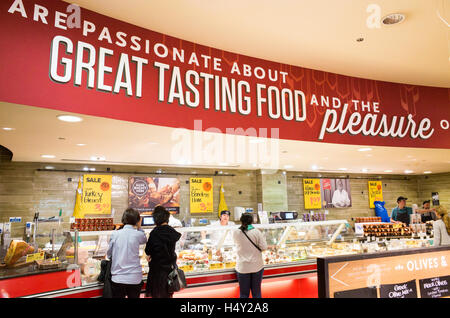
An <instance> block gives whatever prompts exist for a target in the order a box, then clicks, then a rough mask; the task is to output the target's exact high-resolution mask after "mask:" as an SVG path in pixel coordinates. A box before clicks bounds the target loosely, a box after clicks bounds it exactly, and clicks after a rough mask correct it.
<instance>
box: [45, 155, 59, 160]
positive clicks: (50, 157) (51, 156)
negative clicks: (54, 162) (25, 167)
mask: <svg viewBox="0 0 450 318" xmlns="http://www.w3.org/2000/svg"><path fill="white" fill-rule="evenodd" d="M55 157H56V156H54V155H41V158H46V159H53V158H55Z"/></svg>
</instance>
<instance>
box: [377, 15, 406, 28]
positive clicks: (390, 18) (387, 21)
mask: <svg viewBox="0 0 450 318" xmlns="http://www.w3.org/2000/svg"><path fill="white" fill-rule="evenodd" d="M404 20H405V15H403V14H401V13H391V14H388V15H387V16H385V17H384V18H383V19H382V20H381V22H382V23H383V24H384V25H393V24H399V23H401V22H403V21H404Z"/></svg>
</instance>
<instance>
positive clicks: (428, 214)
mask: <svg viewBox="0 0 450 318" xmlns="http://www.w3.org/2000/svg"><path fill="white" fill-rule="evenodd" d="M416 212H417V213H420V214H421V218H422V223H426V222H427V221H435V220H436V209H434V208H433V209H431V208H430V200H426V201H423V204H422V209H418V210H416Z"/></svg>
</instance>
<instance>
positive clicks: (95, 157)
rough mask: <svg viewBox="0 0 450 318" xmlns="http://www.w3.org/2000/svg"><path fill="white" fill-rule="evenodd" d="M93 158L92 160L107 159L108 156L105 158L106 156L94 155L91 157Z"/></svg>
mask: <svg viewBox="0 0 450 318" xmlns="http://www.w3.org/2000/svg"><path fill="white" fill-rule="evenodd" d="M91 160H92V161H105V160H106V158H105V157H102V156H92V157H91Z"/></svg>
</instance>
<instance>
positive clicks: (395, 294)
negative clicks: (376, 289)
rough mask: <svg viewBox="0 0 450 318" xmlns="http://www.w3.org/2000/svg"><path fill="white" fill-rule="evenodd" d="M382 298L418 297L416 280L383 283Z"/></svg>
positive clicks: (381, 287)
mask: <svg viewBox="0 0 450 318" xmlns="http://www.w3.org/2000/svg"><path fill="white" fill-rule="evenodd" d="M380 298H417V288H416V280H415V279H414V280H410V281H409V282H405V283H398V284H385V285H381V286H380Z"/></svg>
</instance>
